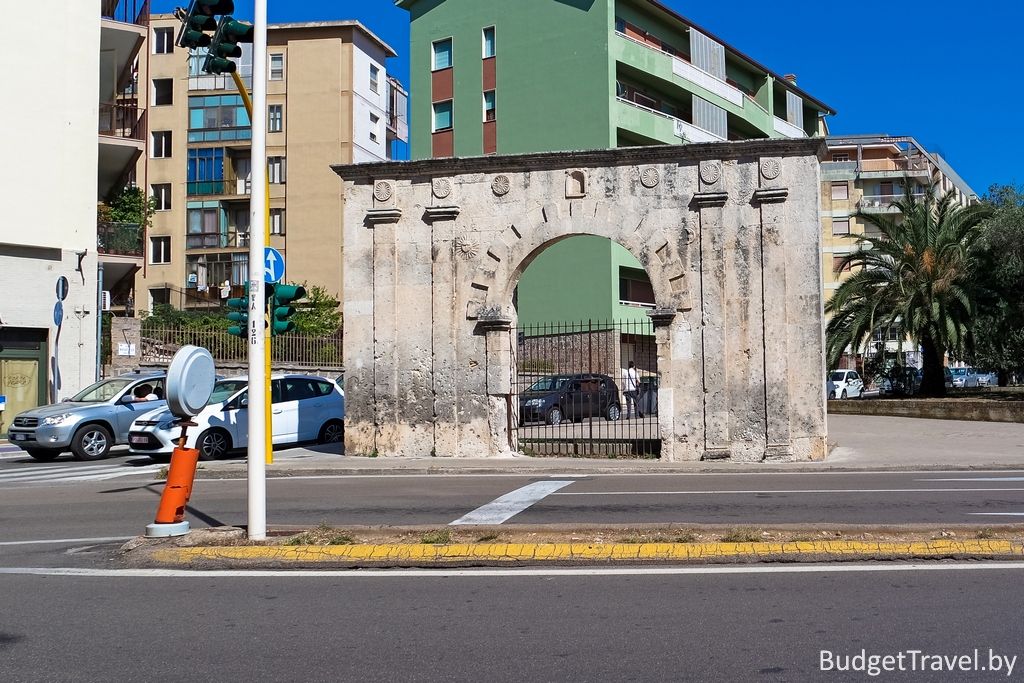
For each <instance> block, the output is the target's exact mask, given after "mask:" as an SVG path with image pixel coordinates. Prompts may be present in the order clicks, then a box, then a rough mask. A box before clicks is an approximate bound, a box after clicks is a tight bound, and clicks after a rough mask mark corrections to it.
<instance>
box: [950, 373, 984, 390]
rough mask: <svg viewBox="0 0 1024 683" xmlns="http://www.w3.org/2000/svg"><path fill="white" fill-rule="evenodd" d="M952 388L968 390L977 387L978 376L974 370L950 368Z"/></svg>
mask: <svg viewBox="0 0 1024 683" xmlns="http://www.w3.org/2000/svg"><path fill="white" fill-rule="evenodd" d="M950 372H951V373H952V374H953V386H954V387H956V388H958V389H969V388H971V387H976V386H978V375H977V373H975V372H974V368H951V369H950Z"/></svg>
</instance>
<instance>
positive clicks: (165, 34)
mask: <svg viewBox="0 0 1024 683" xmlns="http://www.w3.org/2000/svg"><path fill="white" fill-rule="evenodd" d="M172 52H174V29H172V28H155V29H153V54H155V55H169V54H171V53H172Z"/></svg>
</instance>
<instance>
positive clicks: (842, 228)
mask: <svg viewBox="0 0 1024 683" xmlns="http://www.w3.org/2000/svg"><path fill="white" fill-rule="evenodd" d="M832 234H833V235H849V234H850V219H849V218H833V219H832Z"/></svg>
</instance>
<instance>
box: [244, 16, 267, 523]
mask: <svg viewBox="0 0 1024 683" xmlns="http://www.w3.org/2000/svg"><path fill="white" fill-rule="evenodd" d="M253 19H254V21H253V25H254V32H253V51H252V91H253V115H252V117H251V118H252V121H251V123H252V168H253V171H254V172H256V170H257V169H263V170H264V173H265V172H266V170H265V169H266V165H267V0H255V6H254V8H253ZM268 199H269V197H268V192H267V186H266V183H260V182H255V183H253V184H252V199H251V201H250V204H249V210H250V221H249V225H250V231H249V335H248V340H249V392H248V396H249V410H248V411H247V412H248V414H249V466H248V471H249V477H248V483H249V486H248V488H249V527H248V532H249V538H250V539H252V540H264V539H266V537H267V462H266V456H267V454H266V452H265V451H266V441H265V440H264V439H263V438H262V437H263V435H264V434H265V433H266V427H267V424H266V409H267V399H266V387H267V386H269V382H270V377H269V376H268V373H267V370H266V365H265V358H264V353H265V349H266V332H265V328H264V325H265V324H266V322H265V318H264V316H263V313H262V311H263V310H264V309H265V305H266V299H265V297H264V270H263V269H264V266H263V251H264V247H265V246H266V242H267V239H266V233H265V231H266V229H267V218H266V215H267V202H268Z"/></svg>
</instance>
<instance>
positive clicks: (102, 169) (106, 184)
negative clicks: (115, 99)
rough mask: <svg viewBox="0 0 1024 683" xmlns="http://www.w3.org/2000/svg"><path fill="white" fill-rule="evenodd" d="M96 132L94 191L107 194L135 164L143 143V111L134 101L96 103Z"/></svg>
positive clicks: (117, 185) (122, 180)
mask: <svg viewBox="0 0 1024 683" xmlns="http://www.w3.org/2000/svg"><path fill="white" fill-rule="evenodd" d="M99 110H100V111H99V120H98V124H97V133H98V134H99V156H98V159H97V183H98V186H97V194H98V195H99V197H101V198H102V197H107V196H110V195H111V194H114V193H115V192H117V191H118V190H119V189H120V188H121V187H122V186H123V185H124V183H125V180H126V179H127V178H128V175H129V174H130V173H131V171H132V170H133V169H134V168H135V162H136V161H138V159H139V157H141V156H142V153H143V151H144V150H145V145H146V111H145V110H144V109H139V108H138V107H136V106H135V105H128V104H109V103H104V104H100V106H99Z"/></svg>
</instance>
